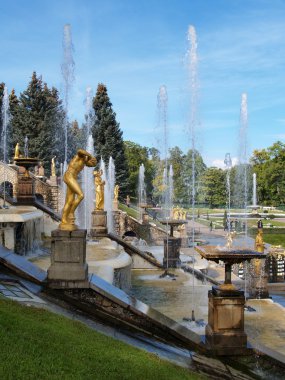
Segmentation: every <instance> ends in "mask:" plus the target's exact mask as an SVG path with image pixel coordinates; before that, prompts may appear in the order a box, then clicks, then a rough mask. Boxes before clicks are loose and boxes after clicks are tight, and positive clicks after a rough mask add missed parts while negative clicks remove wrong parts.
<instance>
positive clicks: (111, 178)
mask: <svg viewBox="0 0 285 380" xmlns="http://www.w3.org/2000/svg"><path fill="white" fill-rule="evenodd" d="M115 177H116V173H115V164H114V160H113V157H110V158H109V165H108V171H107V182H106V202H105V210H106V211H107V227H108V232H114V223H113V199H114V188H115Z"/></svg>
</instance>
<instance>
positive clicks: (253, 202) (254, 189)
mask: <svg viewBox="0 0 285 380" xmlns="http://www.w3.org/2000/svg"><path fill="white" fill-rule="evenodd" d="M252 182H253V188H252V205H253V206H256V205H257V196H256V173H253V175H252Z"/></svg>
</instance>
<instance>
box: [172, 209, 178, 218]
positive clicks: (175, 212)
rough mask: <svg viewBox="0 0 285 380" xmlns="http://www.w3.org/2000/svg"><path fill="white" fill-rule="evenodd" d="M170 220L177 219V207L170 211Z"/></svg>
mask: <svg viewBox="0 0 285 380" xmlns="http://www.w3.org/2000/svg"><path fill="white" fill-rule="evenodd" d="M172 218H173V219H179V208H178V207H174V209H173V210H172Z"/></svg>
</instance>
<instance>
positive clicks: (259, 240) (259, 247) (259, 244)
mask: <svg viewBox="0 0 285 380" xmlns="http://www.w3.org/2000/svg"><path fill="white" fill-rule="evenodd" d="M255 249H256V251H257V252H260V253H264V241H263V231H262V228H259V229H258V232H257V235H256V238H255Z"/></svg>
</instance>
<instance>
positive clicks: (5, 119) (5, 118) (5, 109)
mask: <svg viewBox="0 0 285 380" xmlns="http://www.w3.org/2000/svg"><path fill="white" fill-rule="evenodd" d="M9 117H10V114H9V94H8V89H7V86H5V87H4V93H3V103H2V125H3V127H2V136H1V137H2V141H3V147H2V149H3V161H4V163H5V164H7V135H8V127H9ZM6 174H7V173H6V165H4V182H3V208H8V206H7V205H6Z"/></svg>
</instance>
